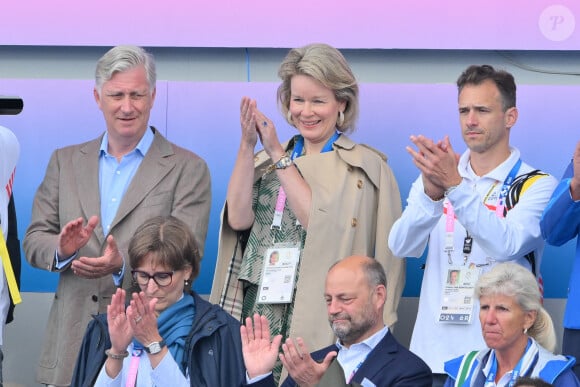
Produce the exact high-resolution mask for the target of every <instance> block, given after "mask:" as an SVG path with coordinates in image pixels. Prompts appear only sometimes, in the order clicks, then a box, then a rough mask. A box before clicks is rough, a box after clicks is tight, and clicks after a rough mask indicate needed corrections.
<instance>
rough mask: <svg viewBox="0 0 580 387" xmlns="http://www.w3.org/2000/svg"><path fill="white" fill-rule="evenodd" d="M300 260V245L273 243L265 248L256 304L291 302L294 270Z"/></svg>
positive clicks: (294, 276) (294, 277)
mask: <svg viewBox="0 0 580 387" xmlns="http://www.w3.org/2000/svg"><path fill="white" fill-rule="evenodd" d="M299 262H300V247H299V246H297V245H291V246H289V245H287V244H275V245H274V246H273V247H271V248H269V249H267V250H266V252H265V255H264V265H263V266H262V276H261V278H260V288H259V292H258V299H257V301H256V302H257V303H258V304H288V303H290V302H292V295H293V294H294V282H295V279H296V270H297V269H298V263H299Z"/></svg>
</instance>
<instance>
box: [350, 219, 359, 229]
mask: <svg viewBox="0 0 580 387" xmlns="http://www.w3.org/2000/svg"><path fill="white" fill-rule="evenodd" d="M356 223H357V220H356V218H352V220H351V221H350V225H351V226H352V227H356Z"/></svg>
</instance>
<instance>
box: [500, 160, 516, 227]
mask: <svg viewBox="0 0 580 387" xmlns="http://www.w3.org/2000/svg"><path fill="white" fill-rule="evenodd" d="M521 165H522V159H518V162H517V163H516V164H515V165H514V166H513V168H512V170H511V171H510V173H509V174H508V176H507V177H506V179H505V181H504V182H503V185H502V187H501V190H500V191H499V197H498V198H497V206H495V214H496V215H497V217H498V218H503V209H504V207H505V198H506V196H507V194H508V192H509V190H510V188H511V186H512V184H513V182H514V180H515V179H516V175H517V173H518V171H519V170H520V166H521Z"/></svg>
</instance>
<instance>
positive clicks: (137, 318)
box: [135, 316, 143, 324]
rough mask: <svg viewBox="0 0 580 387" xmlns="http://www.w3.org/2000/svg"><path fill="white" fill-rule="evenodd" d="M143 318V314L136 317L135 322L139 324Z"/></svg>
mask: <svg viewBox="0 0 580 387" xmlns="http://www.w3.org/2000/svg"><path fill="white" fill-rule="evenodd" d="M142 319H143V317H141V316H137V317H135V324H139V321H141V320H142Z"/></svg>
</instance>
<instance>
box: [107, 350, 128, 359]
mask: <svg viewBox="0 0 580 387" xmlns="http://www.w3.org/2000/svg"><path fill="white" fill-rule="evenodd" d="M105 355H107V357H110V358H111V359H114V360H122V359H124V358H126V357H127V356H129V352H128V351H127V350H125V351H124V352H123V353H119V354H117V353H113V352H111V350H110V349H107V350H105Z"/></svg>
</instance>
